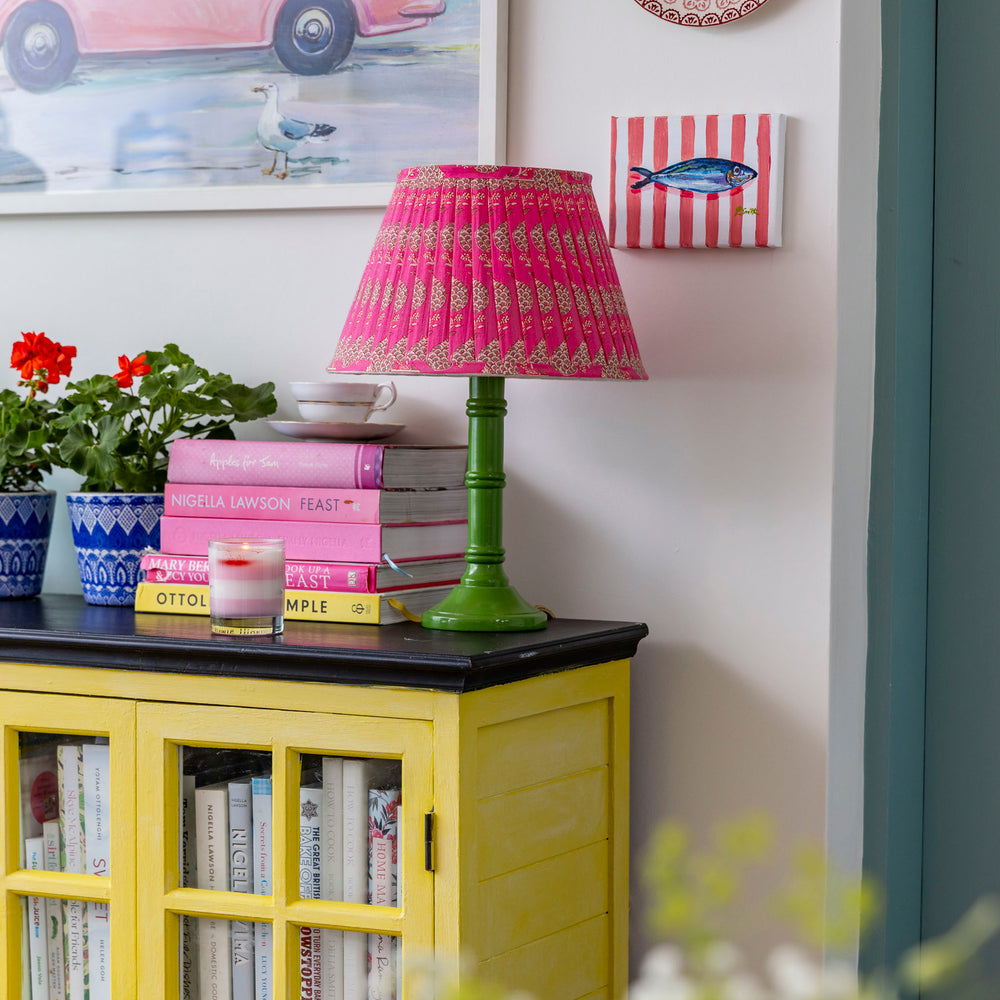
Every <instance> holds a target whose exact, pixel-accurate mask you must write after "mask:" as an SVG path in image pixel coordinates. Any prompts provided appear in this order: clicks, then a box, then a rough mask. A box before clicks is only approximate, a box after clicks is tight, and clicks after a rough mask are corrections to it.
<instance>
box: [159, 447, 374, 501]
mask: <svg viewBox="0 0 1000 1000" xmlns="http://www.w3.org/2000/svg"><path fill="white" fill-rule="evenodd" d="M383 453H384V446H383V445H373V444H355V443H353V442H340V441H326V442H308V443H307V442H298V441H217V440H214V441H213V440H207V439H194V438H191V439H182V440H179V441H174V442H173V444H172V445H171V446H170V459H169V462H168V465H167V481H168V482H171V483H224V484H233V485H245V484H250V485H254V486H311V487H321V488H327V489H335V490H338V489H339V490H342V489H368V490H370V489H381V488H382V456H383Z"/></svg>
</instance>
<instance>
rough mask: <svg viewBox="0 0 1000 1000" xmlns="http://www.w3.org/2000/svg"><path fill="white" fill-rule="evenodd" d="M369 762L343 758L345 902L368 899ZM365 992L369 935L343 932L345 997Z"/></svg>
mask: <svg viewBox="0 0 1000 1000" xmlns="http://www.w3.org/2000/svg"><path fill="white" fill-rule="evenodd" d="M370 781H371V762H370V761H367V760H353V759H346V760H344V809H343V822H344V902H345V903H367V902H368V786H369V782H370ZM367 995H368V939H367V935H365V934H354V933H351V934H345V935H344V998H345V1000H358V998H364V997H367Z"/></svg>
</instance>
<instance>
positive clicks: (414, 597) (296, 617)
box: [135, 581, 452, 625]
mask: <svg viewBox="0 0 1000 1000" xmlns="http://www.w3.org/2000/svg"><path fill="white" fill-rule="evenodd" d="M451 589H452V585H451V584H448V585H447V586H442V587H412V588H409V589H405V590H394V591H391V592H390V593H385V594H359V593H357V592H346V593H342V592H340V591H333V590H286V591H285V620H286V621H303V622H341V623H344V622H351V623H354V624H361V625H391V624H393V623H395V622H401V621H406V620H407V619H409V620H411V621H412V620H415V619H418V618H419V617H420V614H421V613H422V612H424V611H426V610H427V609H428V608H430V607H432V606H433V605H435V604H437V603H438V601H440V600H441V599H442V598H443V597H444V596H445V594H447V593H448V591H450V590H451ZM135 610H136V611H137V612H147V611H152V612H158V613H166V614H172V615H208V613H209V609H208V587H207V586H206V585H205V584H193V583H148V582H145V581H144V582H142V583H140V584H139V585H138V587H137V588H136V591H135Z"/></svg>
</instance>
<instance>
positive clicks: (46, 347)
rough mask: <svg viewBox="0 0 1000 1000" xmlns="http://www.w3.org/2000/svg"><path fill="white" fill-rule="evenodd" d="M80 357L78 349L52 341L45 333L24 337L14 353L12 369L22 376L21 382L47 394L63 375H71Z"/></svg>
mask: <svg viewBox="0 0 1000 1000" xmlns="http://www.w3.org/2000/svg"><path fill="white" fill-rule="evenodd" d="M75 357H76V348H75V347H64V346H63V345H62V344H58V343H56V342H55V341H52V340H50V339H49V338H48V337H46V336H45V334H44V333H35V332H34V331H32V332H29V333H23V332H22V333H21V340H20V342H17V341H15V342H14V346H13V348H12V349H11V352H10V366H11V368H16V369H17V370H18V371H19V372H20V374H21V380H22V381H23V382H25V383H29V384H30V385H31V391H32V395H34V393H35V392H36V391H41V392H47V391H48V388H49V386H50V385H55V384H56V383H57V382H58V381H59V378H60V376H61V375H69V373H70V371H71V370H72V368H73V358H75Z"/></svg>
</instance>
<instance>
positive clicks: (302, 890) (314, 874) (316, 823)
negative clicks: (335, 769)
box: [299, 787, 323, 1000]
mask: <svg viewBox="0 0 1000 1000" xmlns="http://www.w3.org/2000/svg"><path fill="white" fill-rule="evenodd" d="M321 809H322V789H319V788H306V787H303V788H300V789H299V897H300V898H302V899H319V898H320V888H321V874H320V857H321V854H322V832H321V827H320V823H321V819H322V815H321ZM322 980H323V968H322V958H321V954H320V932H319V929H318V928H316V927H302V928H300V929H299V982H300V992H299V996H300V1000H319V997H320V996H321V994H322V989H323V982H322Z"/></svg>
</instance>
